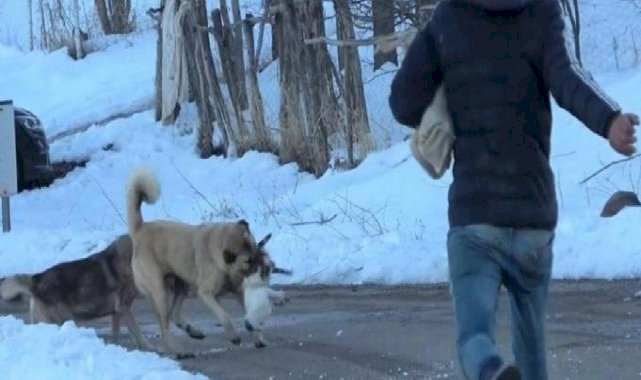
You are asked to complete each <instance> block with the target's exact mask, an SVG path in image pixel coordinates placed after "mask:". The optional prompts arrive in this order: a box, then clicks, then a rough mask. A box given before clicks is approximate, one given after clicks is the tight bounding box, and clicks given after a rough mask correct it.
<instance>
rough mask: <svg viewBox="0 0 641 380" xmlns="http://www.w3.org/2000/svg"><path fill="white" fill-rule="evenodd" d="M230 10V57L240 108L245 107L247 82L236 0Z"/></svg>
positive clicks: (241, 28) (232, 1)
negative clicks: (231, 31) (231, 17)
mask: <svg viewBox="0 0 641 380" xmlns="http://www.w3.org/2000/svg"><path fill="white" fill-rule="evenodd" d="M231 12H232V16H233V19H234V24H233V25H234V27H233V36H234V38H233V42H232V54H233V55H232V59H233V62H234V72H235V74H236V82H235V84H236V86H238V96H239V99H238V100H239V105H240V109H241V110H246V109H247V106H248V105H247V83H246V81H245V51H244V50H243V20H242V19H241V17H240V6H239V4H238V0H231Z"/></svg>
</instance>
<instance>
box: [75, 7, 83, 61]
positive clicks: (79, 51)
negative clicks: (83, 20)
mask: <svg viewBox="0 0 641 380" xmlns="http://www.w3.org/2000/svg"><path fill="white" fill-rule="evenodd" d="M73 18H74V24H75V25H74V28H73V39H74V43H75V46H76V50H75V53H76V54H75V59H81V58H83V57H84V54H83V52H82V39H81V38H82V37H81V36H80V33H81V31H80V4H79V3H78V0H74V1H73Z"/></svg>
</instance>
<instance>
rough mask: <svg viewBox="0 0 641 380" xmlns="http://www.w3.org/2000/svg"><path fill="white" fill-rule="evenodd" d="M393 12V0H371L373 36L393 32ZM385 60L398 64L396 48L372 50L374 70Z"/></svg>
mask: <svg viewBox="0 0 641 380" xmlns="http://www.w3.org/2000/svg"><path fill="white" fill-rule="evenodd" d="M394 13H395V12H394V0H374V1H372V17H373V19H374V20H373V27H374V37H376V36H382V35H387V34H392V33H394V29H395V27H394ZM386 62H391V63H393V64H395V65H398V57H397V55H396V50H393V51H389V52H387V53H384V52H382V51H378V52H374V71H376V70H377V69H379V68H380V67H381V66H383V64H384V63H386Z"/></svg>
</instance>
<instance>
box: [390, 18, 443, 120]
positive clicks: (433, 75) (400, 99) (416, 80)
mask: <svg viewBox="0 0 641 380" xmlns="http://www.w3.org/2000/svg"><path fill="white" fill-rule="evenodd" d="M431 26H432V23H431V22H428V24H427V25H426V26H425V27H424V28H423V29H421V30H420V31H419V32H418V33H417V34H416V36H415V37H414V39H413V40H412V43H411V44H410V46H409V48H408V49H407V52H406V53H405V58H404V59H403V62H402V64H401V67H400V69H399V70H398V71H397V72H396V75H395V76H394V79H393V80H392V88H391V94H390V97H389V105H390V108H391V110H392V114H393V115H394V118H395V119H396V121H398V122H399V123H401V124H403V125H407V126H410V127H412V128H415V127H416V126H418V125H419V124H420V122H421V117H422V116H423V112H424V111H425V109H426V108H427V106H428V105H429V103H430V102H431V101H432V98H433V97H434V94H435V92H436V88H437V87H438V85H439V84H440V82H441V79H442V74H441V70H440V68H439V58H438V53H437V49H436V41H435V38H434V36H433V34H432V31H431Z"/></svg>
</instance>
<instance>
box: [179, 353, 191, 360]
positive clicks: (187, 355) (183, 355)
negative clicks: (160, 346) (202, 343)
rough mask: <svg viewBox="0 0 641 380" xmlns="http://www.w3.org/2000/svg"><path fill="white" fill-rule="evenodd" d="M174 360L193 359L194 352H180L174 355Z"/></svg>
mask: <svg viewBox="0 0 641 380" xmlns="http://www.w3.org/2000/svg"><path fill="white" fill-rule="evenodd" d="M175 357H176V360H186V359H194V358H195V357H196V354H194V353H193V352H180V353H177V354H176V355H175Z"/></svg>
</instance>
